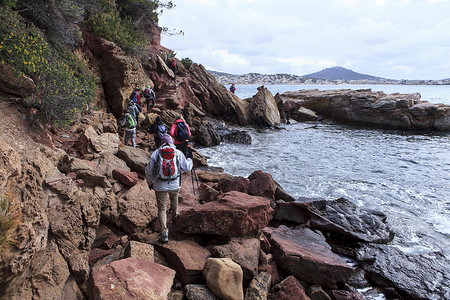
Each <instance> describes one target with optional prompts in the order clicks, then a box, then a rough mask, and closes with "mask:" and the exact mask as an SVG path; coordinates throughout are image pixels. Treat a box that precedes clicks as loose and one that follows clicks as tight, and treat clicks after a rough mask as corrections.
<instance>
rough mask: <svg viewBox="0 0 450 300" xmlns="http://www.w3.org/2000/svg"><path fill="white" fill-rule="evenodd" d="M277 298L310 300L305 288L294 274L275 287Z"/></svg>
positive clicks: (281, 299)
mask: <svg viewBox="0 0 450 300" xmlns="http://www.w3.org/2000/svg"><path fill="white" fill-rule="evenodd" d="M274 290H275V299H277V300H291V299H298V300H310V298H309V297H308V296H307V295H306V293H305V288H304V287H303V285H302V284H301V283H300V282H299V281H298V280H297V278H295V277H294V276H288V277H287V278H286V279H285V280H283V281H282V282H280V283H279V284H277V285H276V286H275V288H274Z"/></svg>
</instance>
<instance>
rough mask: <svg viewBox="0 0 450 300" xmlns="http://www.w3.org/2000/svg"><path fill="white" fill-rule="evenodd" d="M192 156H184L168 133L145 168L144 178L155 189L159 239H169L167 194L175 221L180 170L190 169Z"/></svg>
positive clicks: (187, 170)
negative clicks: (159, 230) (159, 229)
mask: <svg viewBox="0 0 450 300" xmlns="http://www.w3.org/2000/svg"><path fill="white" fill-rule="evenodd" d="M192 165H193V163H192V157H188V158H186V157H185V156H184V155H183V153H181V151H180V150H178V149H176V148H175V146H174V145H173V140H172V137H171V136H170V135H168V134H166V135H164V136H163V138H162V146H161V147H159V148H158V149H157V150H156V151H154V152H153V153H152V155H151V157H150V162H149V163H148V164H147V167H146V168H145V178H146V179H147V184H148V187H149V189H154V190H155V195H156V202H157V204H158V218H159V222H160V224H161V234H160V236H159V241H160V242H161V243H167V242H168V241H169V229H168V228H167V215H166V212H167V194H169V198H170V209H171V221H172V223H175V218H176V216H177V215H178V214H179V213H178V192H179V190H180V187H181V172H182V171H183V172H189V171H190V170H191V169H192Z"/></svg>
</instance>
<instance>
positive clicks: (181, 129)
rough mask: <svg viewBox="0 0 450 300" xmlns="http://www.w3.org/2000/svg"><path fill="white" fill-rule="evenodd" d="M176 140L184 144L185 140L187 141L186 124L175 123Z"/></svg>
mask: <svg viewBox="0 0 450 300" xmlns="http://www.w3.org/2000/svg"><path fill="white" fill-rule="evenodd" d="M177 140H178V141H179V142H184V141H186V140H189V131H188V128H187V126H186V123H184V122H178V123H177Z"/></svg>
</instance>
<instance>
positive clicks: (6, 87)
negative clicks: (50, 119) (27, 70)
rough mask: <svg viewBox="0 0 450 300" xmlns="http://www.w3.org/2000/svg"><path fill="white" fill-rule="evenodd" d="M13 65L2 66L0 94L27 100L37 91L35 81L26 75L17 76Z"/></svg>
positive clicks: (0, 70)
mask: <svg viewBox="0 0 450 300" xmlns="http://www.w3.org/2000/svg"><path fill="white" fill-rule="evenodd" d="M16 73H17V71H16V70H14V68H13V67H12V66H11V65H7V64H5V63H2V64H0V92H3V93H6V94H11V95H14V96H19V97H23V98H26V97H28V96H31V94H32V93H33V92H34V91H35V89H36V85H35V83H34V81H33V80H32V79H31V78H30V77H28V76H26V75H24V74H23V73H22V75H20V76H17V75H16Z"/></svg>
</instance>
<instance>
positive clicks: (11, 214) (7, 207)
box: [0, 195, 20, 249]
mask: <svg viewBox="0 0 450 300" xmlns="http://www.w3.org/2000/svg"><path fill="white" fill-rule="evenodd" d="M19 219H20V214H19V211H18V206H17V205H15V204H14V202H13V201H12V198H11V197H10V196H9V195H0V249H2V248H3V247H5V245H6V244H9V243H12V242H13V240H12V239H11V234H12V232H13V231H14V230H15V229H16V227H17V224H18V222H19Z"/></svg>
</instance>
